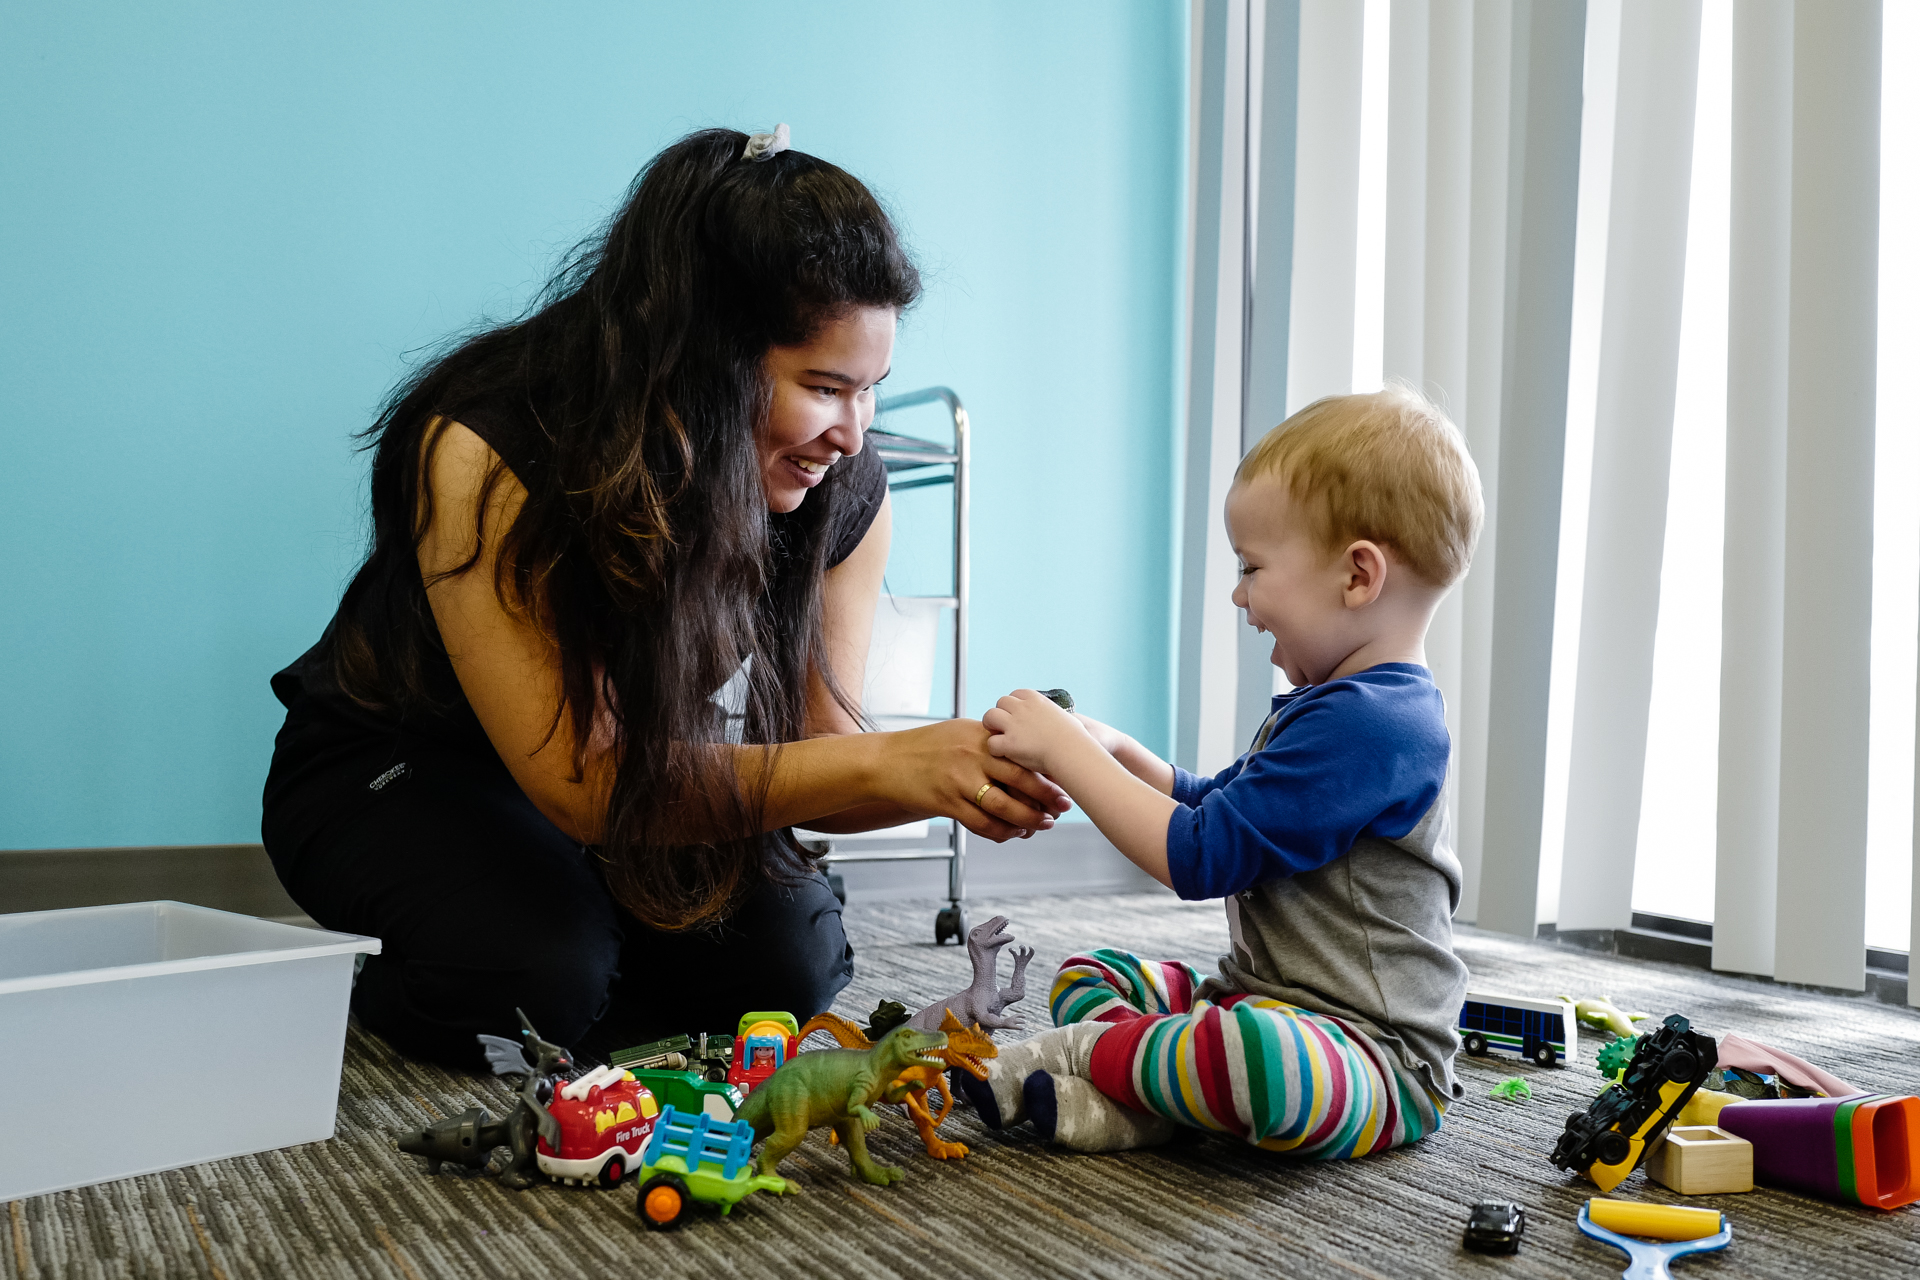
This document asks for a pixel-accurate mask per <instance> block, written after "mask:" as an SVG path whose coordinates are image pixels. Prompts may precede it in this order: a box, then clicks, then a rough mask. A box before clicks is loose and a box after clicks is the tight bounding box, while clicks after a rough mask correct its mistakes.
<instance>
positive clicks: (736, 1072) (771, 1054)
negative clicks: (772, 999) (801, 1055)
mask: <svg viewBox="0 0 1920 1280" xmlns="http://www.w3.org/2000/svg"><path fill="white" fill-rule="evenodd" d="M799 1036H800V1024H799V1022H797V1021H796V1020H795V1019H794V1016H793V1015H792V1014H790V1013H743V1014H741V1015H740V1029H739V1033H738V1034H737V1035H735V1036H734V1038H733V1066H732V1067H730V1068H728V1070H727V1083H728V1084H730V1085H732V1086H734V1087H735V1088H736V1089H738V1090H740V1092H741V1093H752V1092H753V1091H754V1090H755V1089H756V1088H758V1087H759V1086H760V1083H761V1082H762V1081H764V1080H765V1079H766V1078H767V1077H768V1076H770V1075H772V1074H773V1073H774V1072H775V1071H778V1070H779V1069H780V1067H781V1066H782V1065H783V1064H784V1063H785V1062H786V1061H787V1059H788V1058H791V1057H792V1056H793V1054H794V1050H795V1049H796V1048H797V1047H798V1045H799Z"/></svg>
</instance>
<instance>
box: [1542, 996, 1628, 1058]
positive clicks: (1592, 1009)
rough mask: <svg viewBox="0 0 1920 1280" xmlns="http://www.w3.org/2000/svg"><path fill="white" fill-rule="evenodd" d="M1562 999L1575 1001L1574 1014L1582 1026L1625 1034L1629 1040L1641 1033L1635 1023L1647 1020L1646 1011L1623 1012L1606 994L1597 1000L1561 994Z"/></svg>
mask: <svg viewBox="0 0 1920 1280" xmlns="http://www.w3.org/2000/svg"><path fill="white" fill-rule="evenodd" d="M1560 999H1562V1000H1567V1001H1571V1002H1572V1003H1573V1016H1574V1017H1576V1018H1578V1019H1579V1020H1580V1024H1581V1025H1582V1026H1587V1027H1592V1028H1593V1029H1594V1030H1595V1031H1608V1032H1611V1033H1612V1034H1614V1035H1616V1036H1625V1037H1626V1038H1627V1039H1629V1040H1631V1039H1633V1038H1634V1037H1635V1036H1637V1035H1639V1034H1640V1032H1639V1030H1638V1029H1637V1028H1635V1026H1634V1025H1633V1024H1634V1023H1636V1022H1645V1021H1646V1020H1647V1015H1646V1014H1644V1013H1637V1012H1636V1013H1625V1012H1623V1011H1622V1010H1621V1009H1620V1008H1619V1007H1618V1006H1616V1005H1615V1004H1614V1003H1613V1001H1612V1000H1611V999H1609V998H1608V997H1606V996H1601V997H1600V998H1599V999H1597V1000H1579V1001H1575V1000H1574V999H1573V997H1572V996H1561V997H1560ZM1622 1065H1624V1064H1622Z"/></svg>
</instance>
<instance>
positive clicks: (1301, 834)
mask: <svg viewBox="0 0 1920 1280" xmlns="http://www.w3.org/2000/svg"><path fill="white" fill-rule="evenodd" d="M1449 754H1450V743H1449V740H1448V736H1447V726H1446V709H1445V704H1444V702H1443V701H1442V699H1441V696H1440V691H1439V689H1437V688H1436V687H1435V686H1434V683H1433V677H1432V675H1431V673H1430V672H1428V671H1427V669H1426V668H1425V667H1422V666H1419V665H1417V664H1414V663H1409V662H1387V663H1382V664H1381V665H1379V666H1377V667H1369V668H1368V669H1367V670H1365V671H1360V672H1356V673H1354V674H1353V675H1350V676H1344V677H1342V678H1340V679H1338V680H1329V681H1327V682H1326V683H1325V684H1319V685H1312V686H1309V687H1307V688H1304V689H1296V690H1294V691H1293V692H1291V693H1283V694H1280V695H1279V696H1277V697H1276V698H1274V700H1273V714H1272V715H1271V716H1270V717H1269V718H1268V720H1267V722H1266V723H1265V724H1264V725H1263V726H1262V727H1261V730H1260V733H1259V735H1258V736H1257V737H1256V738H1255V740H1254V744H1253V749H1252V750H1251V751H1249V752H1248V753H1247V754H1246V755H1244V756H1242V757H1240V759H1238V760H1237V761H1235V762H1234V763H1233V765H1232V766H1230V767H1229V768H1227V769H1226V770H1224V771H1223V772H1221V773H1220V774H1218V775H1217V776H1215V777H1212V778H1203V777H1199V776H1197V775H1195V774H1191V773H1188V772H1187V771H1186V770H1184V769H1176V770H1175V774H1174V787H1173V798H1174V799H1175V800H1176V801H1178V802H1179V803H1180V805H1181V807H1180V808H1178V809H1176V810H1174V813H1173V817H1172V818H1171V820H1170V821H1169V822H1168V825H1167V866H1168V870H1169V871H1170V872H1171V879H1172V881H1173V887H1174V889H1175V891H1176V892H1178V893H1179V895H1180V896H1181V897H1182V898H1187V899H1200V898H1217V897H1224V898H1226V900H1227V924H1228V927H1229V930H1230V931H1231V934H1232V938H1233V950H1232V954H1231V955H1227V956H1222V957H1221V959H1220V974H1219V976H1218V977H1215V978H1210V979H1208V980H1207V982H1206V984H1205V985H1204V986H1203V987H1202V988H1201V990H1200V992H1199V994H1200V995H1202V996H1216V995H1224V994H1229V993H1234V992H1247V993H1250V994H1256V995H1263V996H1268V997H1270V998H1272V999H1276V1000H1284V1001H1286V1002H1287V1003H1288V1004H1293V1005H1298V1006H1299V1007H1301V1008H1303V1009H1310V1010H1313V1011H1314V1012H1316V1013H1325V1014H1331V1015H1332V1016H1334V1017H1336V1018H1343V1019H1346V1020H1348V1021H1350V1022H1353V1023H1354V1024H1356V1025H1357V1027H1358V1028H1359V1030H1361V1031H1363V1032H1364V1033H1366V1034H1367V1035H1368V1036H1369V1037H1371V1038H1372V1039H1373V1040H1374V1041H1375V1042H1376V1043H1377V1044H1379V1045H1380V1046H1381V1047H1382V1048H1384V1049H1386V1050H1387V1051H1388V1052H1390V1053H1392V1054H1393V1055H1394V1056H1395V1057H1397V1058H1398V1059H1399V1060H1400V1061H1401V1063H1402V1064H1403V1065H1404V1066H1405V1067H1406V1068H1407V1069H1408V1070H1409V1071H1410V1072H1412V1073H1413V1074H1414V1075H1416V1076H1417V1077H1419V1078H1420V1079H1421V1080H1422V1082H1423V1083H1425V1084H1426V1086H1427V1087H1428V1088H1429V1089H1430V1090H1431V1091H1432V1092H1433V1093H1434V1094H1435V1095H1436V1096H1438V1097H1440V1098H1442V1099H1449V1098H1454V1097H1458V1096H1459V1094H1460V1089H1459V1086H1458V1085H1457V1084H1456V1083H1455V1082H1454V1079H1453V1055H1454V1053H1455V1052H1456V1051H1457V1049H1458V1047H1459V1040H1458V1038H1457V1037H1456V1035H1455V1034H1454V1029H1453V1028H1454V1022H1455V1019H1456V1017H1457V1016H1458V1014H1459V1012H1460V1004H1461V1000H1462V999H1463V998H1464V996H1465V994H1466V989H1467V967H1466V965H1465V964H1463V963H1461V961H1460V959H1459V957H1458V956H1456V955H1454V953H1453V923H1452V917H1453V912H1454V909H1455V908H1456V907H1458V906H1459V903H1460V861H1459V859H1458V858H1457V857H1455V856H1454V851H1453V833H1452V830H1451V827H1450V825H1449V822H1448V819H1447V803H1446V791H1447V781H1448V770H1447V762H1448V756H1449Z"/></svg>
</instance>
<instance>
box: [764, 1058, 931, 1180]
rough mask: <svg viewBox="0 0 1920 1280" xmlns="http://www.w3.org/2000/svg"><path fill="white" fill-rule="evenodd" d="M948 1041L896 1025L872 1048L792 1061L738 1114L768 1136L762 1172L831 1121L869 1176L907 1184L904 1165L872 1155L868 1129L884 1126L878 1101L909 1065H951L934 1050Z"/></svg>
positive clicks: (857, 1170) (859, 1169)
mask: <svg viewBox="0 0 1920 1280" xmlns="http://www.w3.org/2000/svg"><path fill="white" fill-rule="evenodd" d="M946 1043H947V1037H946V1036H945V1035H944V1034H943V1033H941V1032H937V1031H936V1032H926V1031H917V1030H915V1029H914V1028H912V1027H896V1028H894V1029H893V1030H892V1031H889V1032H888V1033H887V1034H886V1035H885V1036H882V1037H881V1039H880V1043H879V1044H877V1045H875V1046H874V1047H873V1048H872V1049H869V1050H865V1051H862V1050H859V1049H821V1050H818V1051H816V1052H813V1053H800V1054H795V1055H794V1056H793V1057H791V1058H789V1059H788V1060H787V1061H786V1063H785V1065H783V1066H781V1067H780V1069H779V1070H777V1071H775V1072H774V1073H773V1074H772V1075H771V1076H769V1077H767V1079H766V1080H765V1082H763V1083H762V1084H760V1085H759V1086H758V1087H757V1088H755V1089H754V1091H753V1092H752V1093H750V1094H748V1095H747V1100H746V1102H744V1103H743V1104H741V1107H740V1112H739V1119H740V1120H741V1121H742V1122H744V1123H746V1124H748V1125H750V1126H752V1128H753V1132H754V1135H755V1136H756V1137H758V1138H761V1139H764V1142H763V1144H762V1146H761V1148H760V1156H759V1159H758V1161H757V1162H756V1164H755V1169H756V1171H757V1172H759V1173H761V1174H763V1175H772V1174H775V1173H777V1171H778V1165H779V1164H780V1162H781V1161H782V1160H784V1159H786V1157H787V1156H788V1154H789V1153H791V1152H792V1151H793V1149H794V1148H795V1147H797V1146H799V1145H800V1143H801V1140H802V1139H804V1138H805V1137H806V1136H807V1130H809V1129H813V1128H818V1127H819V1126H820V1125H832V1126H833V1131H834V1132H835V1133H836V1134H838V1135H839V1138H840V1145H841V1146H843V1147H845V1148H846V1151H847V1158H848V1159H849V1160H851V1161H852V1162H853V1171H854V1172H855V1173H856V1174H858V1175H859V1176H860V1178H861V1179H862V1180H863V1181H866V1182H870V1183H873V1184H874V1185H875V1186H881V1187H884V1186H887V1185H889V1184H891V1183H895V1182H898V1181H900V1179H901V1178H903V1177H905V1176H906V1174H905V1173H904V1172H903V1171H902V1170H900V1169H896V1168H892V1167H890V1166H887V1165H881V1164H876V1163H874V1160H873V1157H872V1156H870V1155H868V1154H867V1132H868V1131H869V1130H871V1129H873V1128H874V1127H875V1126H876V1125H878V1124H879V1123H880V1117H879V1116H877V1115H875V1114H874V1113H873V1104H874V1103H876V1102H879V1101H881V1100H883V1099H884V1098H885V1097H886V1095H887V1092H888V1091H889V1090H890V1089H892V1088H893V1086H894V1082H895V1081H897V1080H898V1079H899V1078H900V1075H901V1073H902V1072H904V1071H906V1070H907V1068H909V1067H931V1068H933V1069H934V1070H936V1071H938V1070H942V1069H944V1068H945V1067H946V1063H944V1062H942V1061H941V1060H940V1059H938V1058H935V1057H931V1056H929V1054H928V1051H929V1050H932V1049H939V1048H943V1047H944V1046H945V1045H946ZM896 1100H897V1099H896Z"/></svg>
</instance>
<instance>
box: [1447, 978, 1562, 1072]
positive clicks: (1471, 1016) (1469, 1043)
mask: <svg viewBox="0 0 1920 1280" xmlns="http://www.w3.org/2000/svg"><path fill="white" fill-rule="evenodd" d="M1458 1027H1459V1031H1460V1043H1461V1047H1462V1048H1464V1049H1465V1050H1466V1051H1467V1052H1468V1053H1470V1054H1472V1055H1473V1056H1474V1057H1476V1058H1480V1057H1485V1056H1486V1055H1488V1054H1490V1053H1492V1052H1494V1051H1495V1050H1504V1051H1505V1052H1508V1053H1516V1054H1519V1055H1520V1056H1521V1057H1523V1058H1525V1059H1527V1060H1528V1061H1530V1062H1532V1063H1533V1064H1534V1065H1536V1066H1541V1067H1550V1066H1552V1065H1554V1064H1555V1063H1556V1062H1569V1061H1572V1060H1573V1058H1574V1057H1575V1055H1576V1054H1578V1053H1579V1049H1580V1042H1579V1037H1580V1031H1579V1023H1578V1022H1577V1021H1576V1020H1575V1019H1574V1016H1573V1004H1572V1003H1571V1002H1570V1001H1566V1000H1524V999H1521V998H1520V997H1519V996H1501V995H1491V994H1487V993H1485V992H1476V991H1469V992H1468V993H1467V999H1466V1003H1465V1004H1463V1005H1461V1006H1460V1020H1459V1023H1458Z"/></svg>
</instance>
